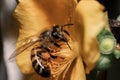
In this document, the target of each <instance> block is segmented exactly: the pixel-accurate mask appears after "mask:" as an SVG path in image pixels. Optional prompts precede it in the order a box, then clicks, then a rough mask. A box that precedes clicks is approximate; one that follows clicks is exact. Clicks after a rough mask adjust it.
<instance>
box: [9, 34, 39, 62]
mask: <svg viewBox="0 0 120 80" xmlns="http://www.w3.org/2000/svg"><path fill="white" fill-rule="evenodd" d="M39 40H40V38H38V37H35V36H30V37H27V38H25V39H23V40H20V41H18V45H21V46H20V47H18V48H17V49H16V50H15V51H14V52H13V53H12V55H11V56H10V57H9V60H10V61H11V60H12V59H14V58H15V57H16V56H17V55H19V54H20V53H22V52H23V51H25V50H26V49H27V48H29V47H30V46H32V45H33V44H35V43H36V42H38V41H39Z"/></svg>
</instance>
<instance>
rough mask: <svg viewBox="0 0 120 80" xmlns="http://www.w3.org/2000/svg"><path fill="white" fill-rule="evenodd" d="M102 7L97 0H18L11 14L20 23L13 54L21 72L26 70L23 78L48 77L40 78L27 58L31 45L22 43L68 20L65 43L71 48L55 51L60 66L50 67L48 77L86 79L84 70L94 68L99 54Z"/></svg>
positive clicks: (87, 70)
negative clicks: (69, 25)
mask: <svg viewBox="0 0 120 80" xmlns="http://www.w3.org/2000/svg"><path fill="white" fill-rule="evenodd" d="M103 10H104V7H103V6H102V5H101V4H99V3H98V2H97V1H96V0H88V1H87V0H81V1H80V2H79V3H77V1H76V0H19V4H18V5H17V7H16V9H15V12H14V17H15V18H16V20H17V22H18V25H19V27H20V29H19V37H18V41H17V48H19V47H21V46H22V48H20V49H18V50H17V54H19V53H20V54H19V55H17V56H16V63H17V65H18V67H19V69H20V70H21V71H22V72H23V74H27V75H26V77H27V78H26V80H47V79H49V78H42V77H40V76H39V75H37V74H36V73H35V72H34V70H33V67H32V65H31V63H32V62H31V60H30V55H31V49H32V48H33V46H34V45H32V46H26V47H25V45H24V44H27V43H30V42H31V41H34V39H37V38H38V35H39V34H41V33H42V32H43V31H45V30H47V29H51V28H52V27H53V24H58V25H64V24H71V23H72V24H73V26H71V27H67V28H66V30H67V31H68V32H69V34H70V39H69V41H68V43H69V45H70V47H71V48H72V49H71V50H70V49H69V47H68V46H67V45H63V46H62V48H61V50H60V51H59V52H57V53H55V55H57V56H59V57H62V58H64V60H62V61H59V60H56V61H55V62H56V64H61V66H58V67H57V70H55V69H54V68H51V72H52V77H51V79H52V80H58V79H59V80H62V79H65V80H86V77H85V74H86V73H89V72H90V71H91V70H92V69H93V68H94V66H95V64H96V62H97V60H98V58H99V49H98V43H97V39H96V36H97V34H98V33H99V31H100V30H101V29H102V28H103V27H104V26H106V25H107V24H106V17H105V14H104V13H103ZM36 44H38V43H36ZM24 47H25V48H24ZM24 49H25V50H24ZM83 62H84V63H85V65H84V64H83ZM50 65H51V64H50ZM53 66H54V65H52V67H53ZM67 69H68V70H67Z"/></svg>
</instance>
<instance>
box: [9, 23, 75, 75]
mask: <svg viewBox="0 0 120 80" xmlns="http://www.w3.org/2000/svg"><path fill="white" fill-rule="evenodd" d="M70 25H73V24H65V25H61V26H60V25H54V26H53V27H52V28H50V29H48V30H45V31H43V32H42V33H41V34H40V35H39V36H37V37H35V36H31V37H28V38H26V39H24V40H23V41H24V42H25V43H24V44H23V45H22V46H21V47H19V48H18V49H17V54H12V55H11V57H10V59H12V58H14V57H15V56H17V55H19V54H20V53H21V52H23V51H24V50H26V49H27V48H28V47H30V46H32V45H33V44H35V43H36V42H38V43H39V44H37V45H35V46H33V48H32V50H31V62H32V66H33V68H34V70H35V72H36V73H37V74H38V75H40V76H42V77H50V76H51V70H50V66H49V64H50V63H51V62H52V61H51V60H54V59H57V58H58V57H59V56H55V55H53V54H52V53H56V52H58V51H59V50H60V49H61V44H59V42H62V43H65V44H66V45H67V46H68V47H69V49H70V50H71V47H70V45H69V44H68V39H67V38H66V36H65V35H67V36H69V37H70V34H69V33H68V31H66V30H65V29H64V26H70Z"/></svg>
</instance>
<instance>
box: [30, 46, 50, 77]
mask: <svg viewBox="0 0 120 80" xmlns="http://www.w3.org/2000/svg"><path fill="white" fill-rule="evenodd" d="M49 58H50V55H49V53H48V52H47V51H46V50H42V49H41V48H40V47H35V48H33V49H32V50H31V61H32V66H33V68H34V70H35V71H36V73H37V74H39V75H40V76H42V77H50V75H51V72H50V68H49V66H48V60H49Z"/></svg>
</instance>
